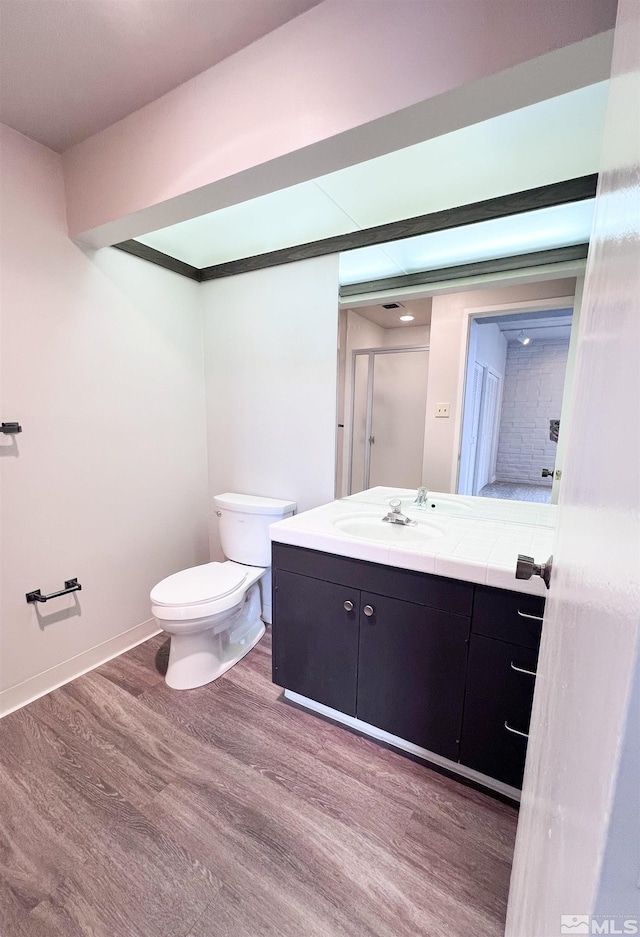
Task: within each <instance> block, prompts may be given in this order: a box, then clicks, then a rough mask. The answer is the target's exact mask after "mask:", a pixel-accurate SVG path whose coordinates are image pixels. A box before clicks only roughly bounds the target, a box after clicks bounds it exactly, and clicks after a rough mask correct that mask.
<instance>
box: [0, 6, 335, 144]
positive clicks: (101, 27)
mask: <svg viewBox="0 0 640 937" xmlns="http://www.w3.org/2000/svg"><path fill="white" fill-rule="evenodd" d="M319 2H320V0H0V89H1V91H0V121H2V123H5V124H8V125H9V126H10V127H13V129H14V130H18V131H20V133H24V134H25V135H26V136H28V137H31V138H32V139H33V140H37V141H38V142H39V143H43V144H44V145H45V146H48V147H50V148H51V149H53V150H56V151H57V152H62V151H63V150H66V149H67V148H68V147H70V146H72V145H73V144H75V143H79V142H80V141H81V140H84V139H86V138H87V137H89V136H91V135H92V134H94V133H97V132H98V131H100V130H103V129H104V128H105V127H108V126H109V125H110V124H113V123H115V122H116V121H118V120H120V119H121V118H123V117H126V115H127V114H130V113H132V112H133V111H135V110H137V109H138V108H140V107H143V106H144V105H145V104H149V103H150V102H151V101H154V100H155V99H156V98H159V97H160V96H161V95H163V94H166V93H167V92H168V91H171V90H172V89H173V88H176V87H177V86H178V85H180V84H182V83H183V82H185V81H188V80H189V79H190V78H193V77H194V76H195V75H198V74H200V72H203V71H205V69H207V68H211V67H212V66H213V65H216V64H217V63H218V62H220V61H222V59H225V58H227V57H228V56H230V55H233V54H234V53H235V52H238V51H239V50H240V49H243V48H244V47H245V46H248V45H250V44H251V43H252V42H255V41H256V40H257V39H260V38H261V37H262V36H264V35H266V34H267V33H269V32H271V31H272V30H274V29H277V28H278V27H279V26H282V25H283V24H284V23H286V22H287V21H288V20H291V19H293V18H294V17H295V16H298V15H299V14H301V13H304V12H305V11H306V10H308V9H310V8H311V7H313V6H316V4H317V3H319Z"/></svg>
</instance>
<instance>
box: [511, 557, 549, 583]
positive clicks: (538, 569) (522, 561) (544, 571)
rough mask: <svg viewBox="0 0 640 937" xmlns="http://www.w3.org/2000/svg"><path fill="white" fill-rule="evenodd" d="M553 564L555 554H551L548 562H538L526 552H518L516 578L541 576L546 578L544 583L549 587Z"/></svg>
mask: <svg viewBox="0 0 640 937" xmlns="http://www.w3.org/2000/svg"><path fill="white" fill-rule="evenodd" d="M552 566H553V556H550V557H549V559H548V560H547V562H546V563H536V561H535V560H534V558H533V557H532V556H525V554H524V553H518V562H517V563H516V579H531V577H532V576H540V578H541V579H544V584H545V586H546V587H547V589H548V588H549V582H550V580H551V568H552Z"/></svg>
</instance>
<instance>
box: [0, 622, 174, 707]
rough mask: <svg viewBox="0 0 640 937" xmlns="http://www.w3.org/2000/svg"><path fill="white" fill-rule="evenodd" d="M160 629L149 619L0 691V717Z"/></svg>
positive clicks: (129, 647) (44, 694) (115, 655)
mask: <svg viewBox="0 0 640 937" xmlns="http://www.w3.org/2000/svg"><path fill="white" fill-rule="evenodd" d="M160 630H161V629H160V628H158V624H157V622H156V621H155V619H154V618H150V619H149V620H148V621H143V622H142V624H140V625H136V626H135V628H130V629H129V631H125V632H124V633H123V634H119V635H116V637H115V638H110V639H109V640H108V641H104V642H103V643H102V644H98V645H97V647H92V648H89V650H88V651H83V652H82V654H78V655H77V656H76V657H72V658H71V659H70V660H65V661H63V662H62V663H61V664H56V666H55V667H51V668H50V669H49V670H45V671H44V672H43V673H39V674H36V675H35V676H34V677H29V679H28V680H24V681H23V682H22V683H17V684H16V685H15V686H11V687H8V688H7V689H6V690H2V691H0V718H2V717H3V716H7V715H9V713H12V712H14V711H15V710H16V709H21V708H22V707H23V706H26V705H27V703H32V702H33V701H34V700H36V699H38V698H39V697H41V696H46V694H47V693H51V691H52V690H56V689H57V688H58V687H59V686H64V684H65V683H69V682H70V681H71V680H75V678H76V677H80V676H81V675H82V674H83V673H87V671H89V670H94V669H95V668H96V667H99V666H100V664H104V663H105V662H106V661H108V660H111V659H112V658H113V657H118V656H119V655H120V654H123V653H124V652H125V651H129V650H131V648H132V647H135V646H136V645H137V644H142V642H143V641H146V640H147V639H148V638H151V637H153V635H155V634H159V633H160Z"/></svg>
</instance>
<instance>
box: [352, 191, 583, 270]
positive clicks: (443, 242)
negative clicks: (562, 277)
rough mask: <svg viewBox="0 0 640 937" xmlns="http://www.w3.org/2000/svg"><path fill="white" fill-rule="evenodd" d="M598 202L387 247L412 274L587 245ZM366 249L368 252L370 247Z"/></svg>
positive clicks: (501, 219) (389, 252) (455, 229)
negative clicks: (574, 245) (533, 252)
mask: <svg viewBox="0 0 640 937" xmlns="http://www.w3.org/2000/svg"><path fill="white" fill-rule="evenodd" d="M593 211H594V201H593V200H592V199H589V200H587V201H584V202H577V203H574V204H572V205H557V206H554V207H552V208H543V209H541V210H540V211H531V212H526V213H524V214H521V215H512V216H511V217H509V218H497V219H495V220H494V221H482V222H479V223H478V224H470V225H465V226H464V227H461V228H452V229H450V230H448V231H435V232H433V233H432V234H421V235H418V236H417V237H413V238H405V239H404V240H402V241H394V242H392V243H390V244H385V251H386V253H387V254H388V255H389V256H390V257H392V258H393V259H394V260H395V261H396V263H397V264H398V266H399V267H402V268H403V269H404V270H406V272H407V273H415V272H417V271H420V270H430V269H436V268H438V267H451V266H455V265H456V264H468V263H475V262H476V261H479V260H493V259H495V258H497V257H507V256H510V255H512V254H526V253H529V252H530V251H542V250H551V249H552V248H555V247H568V246H569V245H571V244H581V243H587V242H588V241H589V237H590V235H591V225H592V222H593ZM365 250H367V248H365Z"/></svg>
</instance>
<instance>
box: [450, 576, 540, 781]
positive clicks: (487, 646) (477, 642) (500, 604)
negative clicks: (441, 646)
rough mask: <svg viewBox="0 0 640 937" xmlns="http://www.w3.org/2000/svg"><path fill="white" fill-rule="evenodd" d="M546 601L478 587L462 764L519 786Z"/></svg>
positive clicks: (461, 749)
mask: <svg viewBox="0 0 640 937" xmlns="http://www.w3.org/2000/svg"><path fill="white" fill-rule="evenodd" d="M543 611H544V599H542V598H539V597H538V596H531V595H523V594H522V593H519V592H509V591H505V590H501V589H488V588H487V587H477V588H476V595H475V599H474V606H473V618H472V622H471V630H472V635H471V644H470V649H469V666H468V669H467V690H466V696H465V708H464V719H463V727H462V741H461V745H460V763H461V764H463V765H466V766H467V767H468V768H473V769H475V770H476V771H480V772H481V773H482V774H486V775H488V776H489V777H492V778H496V779H497V780H498V781H503V782H504V783H505V784H509V785H511V786H512V787H521V786H522V776H523V773H524V763H525V757H526V753H527V738H528V733H529V722H530V719H531V705H532V702H533V691H534V687H535V678H536V668H537V661H538V646H539V643H540V633H541V629H542V620H541V618H542V614H543Z"/></svg>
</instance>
